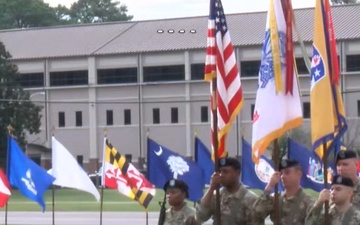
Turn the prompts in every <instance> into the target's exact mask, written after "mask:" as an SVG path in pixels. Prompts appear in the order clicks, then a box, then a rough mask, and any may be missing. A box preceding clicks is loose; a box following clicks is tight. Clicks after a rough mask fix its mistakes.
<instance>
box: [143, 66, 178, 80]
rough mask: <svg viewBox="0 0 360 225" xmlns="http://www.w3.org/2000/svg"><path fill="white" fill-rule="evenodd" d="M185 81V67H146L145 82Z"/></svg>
mask: <svg viewBox="0 0 360 225" xmlns="http://www.w3.org/2000/svg"><path fill="white" fill-rule="evenodd" d="M181 80H185V66H184V65H176V66H147V67H144V82H156V81H181Z"/></svg>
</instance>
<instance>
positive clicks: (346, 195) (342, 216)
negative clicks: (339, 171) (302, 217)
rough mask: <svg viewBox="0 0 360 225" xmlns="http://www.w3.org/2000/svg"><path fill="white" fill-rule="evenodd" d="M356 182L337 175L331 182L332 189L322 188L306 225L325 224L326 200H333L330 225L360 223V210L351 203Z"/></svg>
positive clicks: (354, 224)
mask: <svg viewBox="0 0 360 225" xmlns="http://www.w3.org/2000/svg"><path fill="white" fill-rule="evenodd" d="M353 188H354V183H353V181H352V179H350V178H347V177H343V176H340V175H336V176H334V177H333V180H332V183H331V191H329V190H322V191H321V192H320V195H319V198H318V200H317V204H316V206H314V207H313V209H311V210H310V212H309V214H308V217H307V218H306V225H317V224H324V222H323V221H324V208H323V204H324V202H325V201H329V200H331V202H332V205H331V207H330V209H329V217H330V218H329V221H330V224H329V225H359V224H360V211H359V210H357V209H356V208H355V207H354V206H353V205H352V204H351V197H352V195H353Z"/></svg>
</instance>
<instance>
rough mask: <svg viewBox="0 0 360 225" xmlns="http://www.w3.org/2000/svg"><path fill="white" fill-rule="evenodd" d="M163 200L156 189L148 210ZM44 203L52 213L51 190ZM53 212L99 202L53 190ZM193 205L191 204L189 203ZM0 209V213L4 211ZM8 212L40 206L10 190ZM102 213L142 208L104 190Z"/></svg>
mask: <svg viewBox="0 0 360 225" xmlns="http://www.w3.org/2000/svg"><path fill="white" fill-rule="evenodd" d="M254 192H255V193H256V194H258V195H259V194H261V191H259V190H254ZM306 192H307V193H308V194H310V195H311V196H312V197H313V198H317V196H318V193H317V192H314V191H312V190H306ZM163 198H164V191H162V190H160V189H158V190H157V191H156V195H155V197H154V198H153V200H152V201H151V203H150V205H149V208H148V210H149V211H150V212H156V211H159V210H160V206H159V202H160V201H162V200H163ZM44 199H45V202H46V211H52V190H48V191H47V192H46V193H45V196H44ZM54 199H55V201H54V202H55V211H100V202H97V201H96V200H95V198H94V197H93V196H92V195H91V194H88V193H87V192H82V191H78V190H73V189H56V190H55V198H54ZM189 204H191V205H193V203H189ZM4 210H5V209H4V208H2V209H0V211H4ZM8 210H9V211H39V210H41V209H40V206H39V205H38V204H37V203H35V202H33V201H31V200H29V199H28V198H26V197H24V196H23V195H22V194H20V193H19V192H18V191H16V190H12V195H11V197H10V201H9V203H8ZM103 211H117V212H119V211H120V212H121V211H123V212H126V211H129V212H141V211H144V208H143V207H142V206H141V205H140V204H139V203H138V202H136V201H133V200H131V199H129V198H127V197H125V196H123V195H121V194H120V193H119V192H118V191H117V190H110V189H105V190H104V202H103Z"/></svg>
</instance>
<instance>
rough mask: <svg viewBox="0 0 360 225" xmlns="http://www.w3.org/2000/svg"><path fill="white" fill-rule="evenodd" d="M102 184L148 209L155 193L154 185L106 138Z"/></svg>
mask: <svg viewBox="0 0 360 225" xmlns="http://www.w3.org/2000/svg"><path fill="white" fill-rule="evenodd" d="M102 168H103V176H102V185H105V186H106V187H108V188H112V189H117V190H118V191H119V192H120V193H121V194H123V195H125V196H127V197H129V198H131V199H133V200H135V201H138V202H139V203H140V204H141V205H142V206H144V208H145V209H147V207H148V205H149V203H150V201H151V200H152V198H153V196H154V195H155V188H154V187H153V185H152V184H151V183H150V182H149V181H148V180H147V179H146V178H145V177H144V176H143V175H142V174H141V173H140V172H139V171H138V170H137V169H136V168H135V167H134V165H132V164H131V163H130V162H128V161H127V160H126V158H125V157H124V156H123V155H121V154H120V153H119V152H118V151H117V150H116V149H115V148H114V147H113V146H112V144H111V143H110V142H109V140H108V139H107V138H105V139H104V160H103V167H102Z"/></svg>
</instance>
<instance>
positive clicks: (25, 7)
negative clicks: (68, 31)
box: [0, 0, 133, 29]
mask: <svg viewBox="0 0 360 225" xmlns="http://www.w3.org/2000/svg"><path fill="white" fill-rule="evenodd" d="M127 12H128V9H127V7H126V6H125V5H121V4H120V2H118V1H114V2H112V1H111V0H78V1H77V2H75V3H73V4H72V6H71V7H70V8H67V7H66V6H63V5H58V6H56V7H51V6H50V5H49V4H47V3H45V2H44V0H11V1H9V0H0V29H11V28H28V27H47V26H56V25H64V24H82V23H99V22H113V21H128V20H131V19H132V18H133V16H130V15H127Z"/></svg>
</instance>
